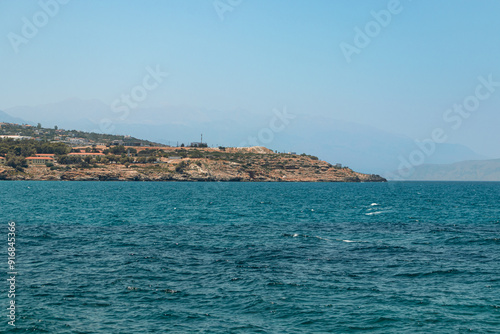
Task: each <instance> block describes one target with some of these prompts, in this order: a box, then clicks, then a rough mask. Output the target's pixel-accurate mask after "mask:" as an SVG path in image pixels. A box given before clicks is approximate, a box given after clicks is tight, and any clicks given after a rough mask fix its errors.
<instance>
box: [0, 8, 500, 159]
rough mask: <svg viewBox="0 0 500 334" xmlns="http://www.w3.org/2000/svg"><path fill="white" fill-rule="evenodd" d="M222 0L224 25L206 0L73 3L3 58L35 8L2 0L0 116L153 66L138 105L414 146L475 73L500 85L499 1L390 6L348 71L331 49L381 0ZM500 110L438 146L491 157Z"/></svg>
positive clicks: (496, 96) (106, 86)
mask: <svg viewBox="0 0 500 334" xmlns="http://www.w3.org/2000/svg"><path fill="white" fill-rule="evenodd" d="M53 1H55V0H53ZM221 1H222V2H224V3H228V2H229V3H236V6H234V8H233V10H232V11H228V12H226V13H224V20H221V19H220V18H219V16H218V14H217V12H216V10H215V8H214V1H212V0H191V1H189V0H158V1H153V0H149V1H139V0H136V1H131V0H128V1H127V0H107V1H103V0H72V1H69V2H68V4H65V5H60V8H59V11H58V13H57V14H56V15H55V16H54V17H50V18H49V20H48V23H47V24H46V25H44V26H42V27H40V28H39V31H38V33H37V34H36V36H34V37H33V38H29V39H28V43H27V44H22V45H19V52H18V53H16V52H14V49H13V47H12V45H11V43H10V42H9V37H8V36H9V33H15V34H18V35H20V36H22V31H21V30H22V27H23V21H22V18H23V17H26V18H28V20H30V21H33V15H35V14H36V13H37V12H40V10H41V7H40V3H39V1H28V0H20V1H19V0H1V1H0V37H1V38H0V50H1V51H0V59H1V62H0V75H1V80H0V109H6V108H9V107H14V106H19V105H37V104H45V103H52V102H57V101H61V100H65V99H68V98H73V97H79V98H83V99H94V98H96V99H99V100H102V101H103V102H105V103H108V104H110V103H111V102H112V101H113V100H114V99H116V98H117V97H119V96H120V94H122V93H124V92H129V91H130V89H131V87H133V86H134V85H137V84H140V83H141V81H142V78H143V77H144V75H145V74H146V73H147V72H146V70H145V69H146V67H147V66H151V67H155V66H156V65H160V67H161V68H162V69H163V70H165V71H167V72H169V74H170V75H169V77H168V78H167V79H166V80H165V81H164V82H163V83H162V84H161V85H160V87H159V88H158V89H156V90H154V91H152V92H151V93H150V94H149V95H148V98H147V99H146V100H145V101H143V102H142V106H162V105H177V106H192V107H200V108H213V109H220V110H233V109H234V110H236V109H237V110H246V111H248V112H249V113H255V114H265V113H269V112H270V111H271V110H272V109H273V108H279V107H282V106H287V108H288V110H292V111H294V112H295V113H302V114H308V115H311V117H314V116H315V115H329V116H331V117H333V118H337V119H342V120H348V121H355V122H359V123H363V124H369V125H373V126H376V127H378V128H380V129H384V130H388V131H392V132H396V133H401V134H405V135H408V136H410V137H412V138H419V139H423V138H425V137H426V136H428V135H429V133H430V131H432V129H434V128H436V127H439V126H443V119H442V115H443V113H444V112H445V110H446V109H447V108H450V107H451V106H452V105H453V104H454V103H461V102H462V101H463V99H464V98H466V97H467V96H468V95H471V94H473V93H474V90H475V88H476V86H477V85H478V79H477V77H478V76H484V77H487V76H488V75H489V74H492V75H493V78H496V80H498V81H500V66H499V65H500V35H499V33H498V32H500V20H498V15H499V14H500V2H498V1H494V0H489V1H486V0H485V1H473V0H470V1H459V0H448V1H431V0H426V1H423V0H422V1H416V0H414V1H410V0H401V1H400V4H399V7H398V8H399V10H400V12H399V13H398V14H394V15H392V19H391V22H390V23H389V24H388V25H387V26H386V27H382V28H381V30H380V33H378V34H376V36H374V37H373V38H372V40H371V42H370V44H369V45H368V46H366V47H365V48H363V49H361V50H360V53H359V54H354V55H353V56H352V61H351V62H350V63H348V62H347V61H346V58H345V57H344V55H343V53H342V51H341V48H340V46H339V45H340V43H342V42H345V43H350V44H353V40H354V37H355V31H354V28H355V27H360V28H361V29H364V27H365V25H366V24H367V23H368V22H370V21H372V20H374V18H373V17H372V16H371V14H370V12H371V11H375V12H379V11H380V10H385V9H387V8H388V3H389V2H390V1H375V0H372V1H350V0H336V1H328V0H323V1H319V0H317V1H311V0H295V1H292V0H286V1H285V0H243V1H240V3H239V4H237V3H238V1H236V0H232V1H231V0H221ZM42 2H43V3H49V2H51V1H50V0H42ZM499 107H500V88H499V89H498V91H497V92H495V93H493V94H492V96H491V98H489V99H487V100H485V101H482V102H481V105H480V107H479V109H478V110H477V111H475V113H474V114H473V115H472V116H471V117H470V118H469V119H467V120H466V121H465V122H464V124H463V127H462V128H461V129H459V131H457V132H456V133H455V132H450V137H451V138H450V139H451V141H452V142H459V143H463V144H467V145H468V146H470V147H472V148H473V149H475V150H476V151H480V152H479V153H482V154H486V153H492V154H490V155H498V156H500V150H497V151H495V147H496V145H493V144H492V143H491V139H492V136H493V135H494V133H496V132H498V131H497V125H498V120H500V117H499V116H498V114H499V112H500V108H499ZM488 140H489V142H486V141H488ZM481 150H483V151H482V152H481Z"/></svg>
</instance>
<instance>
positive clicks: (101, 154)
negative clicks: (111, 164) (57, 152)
mask: <svg viewBox="0 0 500 334" xmlns="http://www.w3.org/2000/svg"><path fill="white" fill-rule="evenodd" d="M68 155H69V156H73V157H81V158H85V157H92V158H96V157H103V156H105V155H106V154H104V153H92V152H80V153H69V154H68Z"/></svg>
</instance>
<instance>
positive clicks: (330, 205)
mask: <svg viewBox="0 0 500 334" xmlns="http://www.w3.org/2000/svg"><path fill="white" fill-rule="evenodd" d="M499 199H500V183H466V182H464V183H439V182H433V183H425V182H421V183H418V182H401V183H399V182H394V183H391V182H390V183H174V182H167V183H142V182H135V183H134V182H132V183H129V182H10V181H3V182H0V207H1V211H2V218H1V221H0V222H1V227H0V231H3V232H2V233H3V234H4V237H2V238H1V240H4V244H5V245H4V246H0V247H3V249H4V251H3V252H1V253H2V254H4V255H3V256H4V258H5V259H4V260H1V261H2V263H4V265H3V268H4V274H3V275H4V278H5V279H6V278H8V277H7V273H6V272H7V270H8V269H7V266H6V263H7V247H8V246H7V233H8V230H7V227H8V223H9V222H11V221H14V222H15V223H16V270H17V273H18V274H17V276H16V299H15V301H16V323H15V324H16V327H15V329H14V328H12V327H11V326H9V325H8V324H7V321H8V317H7V315H8V310H7V307H8V303H9V299H8V297H7V290H8V288H9V286H8V283H7V282H6V280H4V287H3V288H2V291H4V292H2V294H1V296H2V297H0V303H1V304H0V305H1V309H2V311H1V312H2V313H3V314H1V317H0V319H1V323H0V331H3V332H19V333H21V332H23V333H24V332H30V333H31V332H34V333H167V332H169V333H500V206H499Z"/></svg>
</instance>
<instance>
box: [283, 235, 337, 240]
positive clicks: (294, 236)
mask: <svg viewBox="0 0 500 334" xmlns="http://www.w3.org/2000/svg"><path fill="white" fill-rule="evenodd" d="M283 236H284V237H289V238H298V237H302V238H314V239H320V240H326V241H329V240H328V239H326V238H322V237H319V236H316V235H307V234H298V233H293V234H291V233H283Z"/></svg>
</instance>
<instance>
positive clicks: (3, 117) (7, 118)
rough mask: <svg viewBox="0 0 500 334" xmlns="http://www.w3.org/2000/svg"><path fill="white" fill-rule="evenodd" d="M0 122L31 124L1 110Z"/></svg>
mask: <svg viewBox="0 0 500 334" xmlns="http://www.w3.org/2000/svg"><path fill="white" fill-rule="evenodd" d="M0 122H5V123H16V124H30V123H28V122H26V121H25V120H24V119H22V118H18V117H12V116H11V115H9V114H7V113H6V112H3V111H1V110H0Z"/></svg>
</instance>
